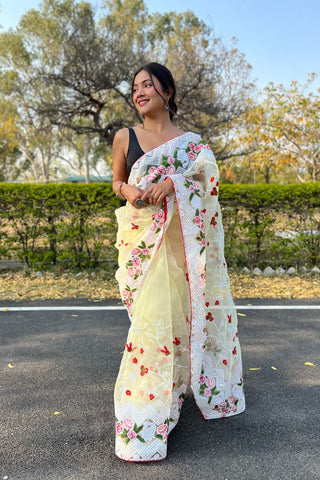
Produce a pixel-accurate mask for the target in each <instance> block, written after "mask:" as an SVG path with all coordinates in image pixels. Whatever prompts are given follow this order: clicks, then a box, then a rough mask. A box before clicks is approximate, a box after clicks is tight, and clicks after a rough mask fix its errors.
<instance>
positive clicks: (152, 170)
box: [149, 167, 156, 175]
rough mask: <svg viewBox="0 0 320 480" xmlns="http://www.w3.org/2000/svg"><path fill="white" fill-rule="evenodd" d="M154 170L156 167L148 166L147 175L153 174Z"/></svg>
mask: <svg viewBox="0 0 320 480" xmlns="http://www.w3.org/2000/svg"><path fill="white" fill-rule="evenodd" d="M155 171H156V167H150V168H149V175H153V174H154V172H155Z"/></svg>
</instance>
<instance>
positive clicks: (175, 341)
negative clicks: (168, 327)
mask: <svg viewBox="0 0 320 480" xmlns="http://www.w3.org/2000/svg"><path fill="white" fill-rule="evenodd" d="M173 343H174V344H175V345H180V343H181V341H180V338H178V337H175V339H174V340H173Z"/></svg>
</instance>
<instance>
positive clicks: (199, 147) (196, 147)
mask: <svg viewBox="0 0 320 480" xmlns="http://www.w3.org/2000/svg"><path fill="white" fill-rule="evenodd" d="M203 147H204V145H202V144H201V143H200V144H199V145H196V146H195V147H194V151H195V152H200V150H202V149H203Z"/></svg>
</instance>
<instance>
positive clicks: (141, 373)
mask: <svg viewBox="0 0 320 480" xmlns="http://www.w3.org/2000/svg"><path fill="white" fill-rule="evenodd" d="M148 371H149V369H148V368H147V367H145V366H144V365H141V367H140V375H141V376H143V375H145V374H147V373H148Z"/></svg>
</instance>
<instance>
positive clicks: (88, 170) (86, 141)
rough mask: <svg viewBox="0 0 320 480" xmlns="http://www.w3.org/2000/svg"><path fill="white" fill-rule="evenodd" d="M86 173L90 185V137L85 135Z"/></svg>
mask: <svg viewBox="0 0 320 480" xmlns="http://www.w3.org/2000/svg"><path fill="white" fill-rule="evenodd" d="M84 172H85V177H86V183H90V168H89V135H85V141H84Z"/></svg>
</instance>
